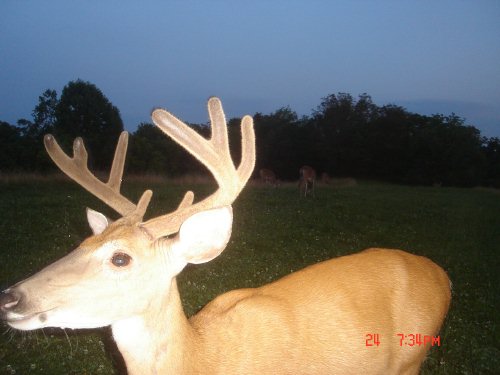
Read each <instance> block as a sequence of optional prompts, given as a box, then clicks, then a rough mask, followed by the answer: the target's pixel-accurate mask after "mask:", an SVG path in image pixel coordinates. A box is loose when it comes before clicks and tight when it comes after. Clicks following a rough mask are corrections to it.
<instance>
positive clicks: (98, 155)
mask: <svg viewBox="0 0 500 375" xmlns="http://www.w3.org/2000/svg"><path fill="white" fill-rule="evenodd" d="M55 118H56V120H55V123H54V135H55V136H56V138H57V139H58V140H60V142H61V144H62V145H63V146H65V147H66V149H67V150H69V149H71V144H72V143H73V139H75V138H76V137H82V138H83V140H84V142H85V146H86V147H87V150H88V152H89V163H90V164H91V165H92V166H93V167H94V168H96V169H108V168H109V166H110V163H111V160H112V159H113V154H114V143H115V142H116V139H117V138H118V136H119V135H120V132H122V131H123V122H122V120H121V117H120V112H119V110H118V108H116V107H115V106H114V105H112V104H111V102H110V101H109V100H108V99H107V98H106V97H105V96H104V94H103V93H102V92H101V90H99V89H98V88H97V87H96V86H95V85H94V84H92V83H90V82H84V81H82V80H76V81H71V82H69V83H68V84H67V85H66V86H65V87H64V88H63V91H62V94H61V98H60V100H59V102H58V103H57V107H56V110H55Z"/></svg>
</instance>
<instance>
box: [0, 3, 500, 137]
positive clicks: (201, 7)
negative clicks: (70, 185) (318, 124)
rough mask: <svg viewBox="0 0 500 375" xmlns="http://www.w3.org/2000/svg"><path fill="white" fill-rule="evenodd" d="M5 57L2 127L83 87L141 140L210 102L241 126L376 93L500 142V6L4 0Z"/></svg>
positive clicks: (196, 118) (0, 11) (381, 100)
mask: <svg viewBox="0 0 500 375" xmlns="http://www.w3.org/2000/svg"><path fill="white" fill-rule="evenodd" d="M0 58H1V69H0V88H1V90H0V120H3V121H7V122H10V123H13V124H14V123H15V122H16V121H17V119H19V118H28V119H30V118H31V111H32V110H33V108H34V107H35V105H36V104H37V102H38V96H39V95H41V94H42V92H43V91H44V90H45V89H48V88H51V89H55V90H57V92H58V94H60V93H61V91H62V88H63V87H64V85H66V84H67V83H68V82H69V81H71V80H75V79H78V78H80V79H83V80H85V81H90V82H92V83H94V84H95V85H96V86H97V87H99V88H100V89H101V90H102V91H103V93H104V94H105V95H106V96H107V97H108V98H109V100H110V101H111V102H112V103H113V104H114V105H115V106H117V107H118V108H119V109H120V112H121V115H122V119H123V121H124V123H125V127H126V128H127V129H128V130H132V131H133V130H135V128H136V127H137V125H138V124H139V123H140V122H141V121H150V118H149V114H150V111H151V109H152V108H155V107H165V108H167V109H168V110H170V111H172V112H173V113H175V114H176V115H177V116H178V117H180V118H182V119H183V120H185V121H188V122H195V123H204V122H206V121H207V117H208V116H207V113H206V100H207V98H208V97H210V96H212V95H216V96H219V97H221V99H222V100H223V104H224V107H225V110H226V114H227V116H228V117H237V116H242V115H244V114H247V113H248V114H253V113H255V112H257V111H258V112H262V113H269V112H272V111H275V110H277V109H279V108H280V107H283V106H287V105H289V106H290V107H291V108H292V109H293V110H295V111H297V112H298V113H299V115H310V114H311V112H312V110H314V109H315V108H316V107H317V106H318V105H319V104H320V102H321V98H323V97H325V96H327V95H329V94H332V93H337V92H348V93H350V94H352V95H353V96H354V97H357V95H358V94H361V93H364V92H366V93H368V94H370V95H371V96H372V99H373V101H374V102H375V103H376V104H377V105H384V104H389V103H392V104H397V105H401V106H403V107H405V108H407V109H408V110H409V111H415V112H418V113H422V114H432V113H443V114H445V115H448V114H450V113H451V112H455V113H456V114H457V115H459V116H461V117H465V118H466V121H467V123H468V124H471V125H474V126H476V127H478V128H479V129H480V130H481V133H482V134H483V135H485V136H488V137H491V136H497V137H500V1H497V0H491V1H486V0H479V1H461V0H453V1H446V0H442V1H433V2H431V1H405V0H399V1H395V0H394V1H389V0H386V1H362V0H359V1H351V0H349V1H347V0H346V1H327V0H325V1H315V0H309V1H307V0H303V1H294V0H287V1H280V0H277V1H260V0H253V1H251V2H249V1H238V0H233V1H230V0H227V1H222V0H211V1H189V0H185V1H142V2H139V1H126V0H121V1H116V0H108V1H97V0H89V1H67V0H65V1H62V0H51V1H46V2H42V1H34V0H32V1H29V0H27V1H19V0H17V1H16V0H3V1H1V2H0Z"/></svg>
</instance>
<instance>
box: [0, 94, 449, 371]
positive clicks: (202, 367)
mask: <svg viewBox="0 0 500 375" xmlns="http://www.w3.org/2000/svg"><path fill="white" fill-rule="evenodd" d="M208 111H209V114H210V119H211V124H212V136H211V139H210V140H206V139H204V138H203V137H201V136H200V135H198V134H197V133H196V132H195V131H194V130H192V129H191V128H189V127H188V126H186V125H185V124H184V123H182V122H181V121H180V120H178V119H177V118H176V117H174V116H173V115H172V114H170V113H169V112H167V111H164V110H155V111H154V112H153V115H152V117H153V121H154V123H155V124H156V125H157V126H158V127H159V128H160V129H161V130H162V131H163V132H165V133H166V134H167V135H169V136H170V137H172V138H173V139H174V140H176V141H177V142H178V143H179V144H181V145H182V146H183V147H184V148H185V149H186V150H188V151H189V152H190V153H191V154H193V155H194V156H196V157H197V158H198V159H199V160H200V161H201V162H202V163H203V164H204V165H205V166H206V167H207V168H208V169H209V170H210V171H211V172H212V174H213V176H214V178H215V180H216V181H217V183H218V185H219V187H218V189H217V190H216V191H215V192H214V193H213V194H212V195H210V196H209V197H207V198H205V199H204V200H202V201H200V202H198V203H195V204H193V193H192V192H187V193H186V194H185V196H184V199H182V201H181V203H180V204H179V206H178V208H177V209H176V210H175V211H174V212H172V213H169V214H165V215H162V216H159V217H156V218H152V219H149V220H147V221H143V216H144V213H145V211H146V208H147V206H148V203H149V201H150V198H151V195H152V193H151V191H150V190H146V191H145V192H144V194H143V195H142V197H141V198H140V199H139V201H138V203H137V204H134V203H132V202H130V201H129V200H128V199H127V198H125V197H124V196H123V195H121V193H120V184H121V180H122V173H123V165H124V161H125V153H126V148H127V133H125V132H124V133H122V135H121V136H120V138H119V141H118V145H117V148H116V152H115V157H114V160H113V163H112V166H111V172H110V177H109V180H108V182H106V183H104V182H101V181H100V180H98V179H97V178H95V177H94V175H93V174H92V173H91V172H90V171H89V170H88V169H87V152H86V151H85V148H84V145H83V142H82V140H81V139H80V138H77V139H76V140H75V142H74V145H73V154H74V156H73V157H72V158H71V157H68V156H67V155H66V154H65V153H64V152H63V151H62V150H61V148H60V147H59V146H58V144H57V143H56V140H55V139H54V137H53V136H51V135H47V136H45V139H44V141H45V147H46V149H47V151H48V153H49V155H50V156H51V158H52V159H53V160H54V162H55V163H56V164H57V165H58V166H59V168H61V169H62V170H63V171H64V172H65V173H66V174H67V175H69V176H70V177H71V178H72V179H74V180H75V181H76V182H78V183H79V184H80V185H82V186H83V187H84V188H85V189H87V190H89V191H90V192H91V193H92V194H94V195H95V196H97V197H99V198H100V199H102V200H103V201H104V202H105V203H107V204H108V205H109V206H111V207H112V208H113V209H114V210H116V211H117V212H118V213H120V214H121V215H122V218H120V219H119V220H117V221H115V222H111V221H109V220H108V219H107V218H106V217H105V216H104V215H102V214H101V213H98V212H96V211H93V210H90V209H87V218H88V221H89V224H90V227H91V229H92V232H93V236H90V237H89V238H87V239H86V240H85V241H83V242H82V243H81V244H80V246H78V247H77V248H76V249H75V250H74V251H73V252H71V253H70V254H69V255H67V256H65V257H64V258H62V259H60V260H59V261H57V262H55V263H53V264H51V265H49V266H48V267H46V268H45V269H43V270H41V271H40V272H38V273H37V274H35V275H34V276H31V277H30V278H28V279H26V280H24V281H21V282H19V283H17V284H15V285H14V286H12V287H10V288H8V289H6V290H5V291H3V292H2V294H1V295H0V311H1V316H2V318H3V319H4V320H5V321H6V322H7V323H8V324H9V325H10V326H11V327H13V328H17V329H20V330H32V329H38V328H43V327H63V328H64V327H66V328H94V327H103V326H107V325H110V326H111V330H112V333H113V337H114V339H115V341H116V343H117V345H118V348H119V350H120V352H121V353H122V355H123V357H124V359H125V362H126V366H127V369H128V373H129V374H132V375H138V374H141V375H144V374H145V375H152V374H167V375H168V374H180V375H182V374H189V375H196V374H203V375H210V374H277V375H284V374H302V375H304V374H306V375H307V374H310V375H313V374H314V375H326V374H328V375H332V374H417V373H418V371H419V368H420V365H421V362H422V361H423V360H424V358H425V355H426V353H427V351H428V350H429V347H430V345H429V344H427V345H411V346H409V345H402V339H401V337H403V338H405V337H408V340H410V337H411V335H421V336H422V337H424V335H425V336H426V337H427V336H428V337H431V336H433V335H436V334H437V333H438V331H439V328H440V326H441V324H442V323H443V319H444V317H445V315H446V313H447V310H448V305H449V303H450V283H449V280H448V277H447V275H446V273H445V272H444V271H443V270H442V269H441V268H440V267H439V266H437V265H436V264H435V263H433V262H431V261H430V260H429V259H427V258H424V257H421V256H416V255H411V254H409V253H406V252H403V251H399V250H385V249H371V250H366V251H363V252H361V253H359V254H355V255H349V256H344V257H340V258H337V259H332V260H329V261H325V262H322V263H318V264H315V265H313V266H309V267H307V268H305V269H303V270H301V271H298V272H295V273H292V274H290V275H288V276H285V277H284V278H282V279H280V280H278V281H275V282H273V283H271V284H267V285H264V286H262V287H260V288H247V289H240V290H233V291H231V292H228V293H225V294H223V295H221V296H219V297H217V298H216V299H215V300H213V301H212V302H210V303H209V304H208V305H207V306H205V308H203V309H202V310H201V311H200V312H199V313H198V314H196V315H195V316H193V317H192V318H191V319H189V320H188V319H187V318H186V316H185V314H184V312H183V308H182V304H181V299H180V296H179V290H178V288H177V282H176V276H177V275H178V274H179V273H180V272H181V271H182V269H183V268H184V267H185V266H186V265H187V264H188V263H195V264H197V263H204V262H208V261H210V260H212V259H214V258H215V257H217V256H218V255H219V254H220V253H221V252H222V251H223V250H224V248H225V247H226V245H227V244H228V241H229V238H230V235H231V227H232V209H231V203H232V202H233V201H234V200H235V198H236V197H237V196H238V194H239V193H240V191H241V190H242V189H243V187H244V186H245V184H246V182H247V180H248V178H249V177H250V175H251V174H252V170H253V167H254V162H255V138H254V130H253V122H252V118H251V117H249V116H245V117H243V119H242V124H241V127H242V159H241V163H240V164H239V166H238V168H235V167H234V165H233V162H232V160H231V156H230V153H229V147H228V139H227V130H226V121H225V117H224V113H223V111H222V106H221V103H220V101H219V100H218V99H217V98H211V99H210V100H209V102H208ZM400 335H403V336H400ZM405 335H407V336H405ZM409 342H410V341H409ZM374 345H377V346H376V347H372V348H371V347H370V346H374Z"/></svg>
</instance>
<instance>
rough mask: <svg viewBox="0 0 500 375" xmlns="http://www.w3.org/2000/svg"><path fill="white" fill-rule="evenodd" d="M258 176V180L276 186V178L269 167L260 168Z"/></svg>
mask: <svg viewBox="0 0 500 375" xmlns="http://www.w3.org/2000/svg"><path fill="white" fill-rule="evenodd" d="M259 176H260V180H261V181H262V182H263V183H264V184H266V185H271V186H273V187H276V186H277V185H278V179H277V178H276V174H275V173H274V172H273V171H272V170H270V169H266V168H262V169H260V170H259Z"/></svg>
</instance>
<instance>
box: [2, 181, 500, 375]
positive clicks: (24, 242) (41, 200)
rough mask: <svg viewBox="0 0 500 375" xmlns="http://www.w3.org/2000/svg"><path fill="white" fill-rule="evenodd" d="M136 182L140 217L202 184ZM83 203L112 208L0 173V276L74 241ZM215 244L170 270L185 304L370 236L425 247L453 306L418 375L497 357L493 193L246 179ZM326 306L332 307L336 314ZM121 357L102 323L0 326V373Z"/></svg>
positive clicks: (375, 242) (498, 221) (66, 186)
mask: <svg viewBox="0 0 500 375" xmlns="http://www.w3.org/2000/svg"><path fill="white" fill-rule="evenodd" d="M197 182H198V181H195V180H192V181H188V182H187V185H188V186H183V185H181V184H166V183H164V182H162V181H155V180H154V179H152V180H150V181H146V184H144V181H140V182H139V181H134V182H132V183H130V184H127V186H125V194H126V195H127V196H128V197H130V198H131V199H135V200H137V199H138V197H139V196H140V194H141V192H142V190H143V189H144V188H152V189H153V190H154V193H155V195H154V197H153V201H152V204H151V207H150V210H149V213H148V215H149V216H155V215H159V214H161V213H163V212H166V211H168V210H171V209H173V208H174V207H175V206H176V205H177V204H178V201H179V199H180V198H181V197H182V193H183V192H184V190H186V189H188V188H189V189H193V190H194V191H195V193H196V194H197V197H201V196H204V195H206V194H208V193H209V192H210V190H211V189H212V187H211V186H209V185H205V184H197ZM86 206H89V207H92V208H94V209H98V210H101V211H104V212H105V213H106V214H108V215H110V216H112V217H113V216H114V217H116V214H114V213H113V212H112V211H110V209H108V208H107V207H104V206H103V204H102V203H101V202H99V201H97V200H96V199H94V198H93V197H91V196H90V195H89V194H88V193H86V192H85V191H83V189H81V188H79V187H78V186H76V185H75V184H73V183H71V182H66V181H65V180H60V181H56V182H48V181H46V180H44V179H35V180H31V181H24V180H20V181H10V182H0V212H1V215H2V220H1V222H0V233H1V236H0V264H1V273H0V286H1V287H7V286H8V285H10V284H12V283H14V282H17V281H19V280H21V279H23V278H24V277H27V276H28V275H30V274H32V273H34V272H36V271H37V270H39V269H41V268H42V267H43V266H45V265H47V264H49V263H50V262H52V261H54V260H56V259H57V258H59V257H61V256H62V255H64V254H66V253H67V252H68V251H69V250H70V249H72V248H74V247H76V246H77V244H78V243H79V242H80V241H82V240H83V239H84V238H85V237H87V236H88V235H89V234H90V230H89V229H88V227H87V224H86V222H85V214H84V213H85V210H84V208H85V207H86ZM234 215H235V219H234V220H235V221H234V229H233V235H232V238H231V241H230V243H229V245H228V247H227V249H226V250H225V252H224V253H223V254H222V255H221V256H220V257H219V258H217V259H215V260H214V261H212V262H211V263H209V264H205V265H200V266H188V267H187V268H186V269H185V270H184V272H183V273H182V274H181V275H180V277H179V284H180V288H181V295H182V296H183V302H184V305H185V310H186V313H187V314H188V315H191V314H193V313H195V312H196V311H198V310H199V309H200V308H201V307H202V306H203V305H205V304H206V303H207V302H208V301H210V300H211V299H213V298H214V297H215V296H216V295H218V294H220V293H223V292H225V291H227V290H231V289H234V288H240V287H248V286H258V285H261V284H263V283H267V282H270V281H272V280H275V279H276V278H278V277H280V276H283V275H285V274H288V273H290V272H292V271H295V270H297V269H300V268H302V267H304V266H306V265H308V264H311V263H314V262H318V261H321V260H324V259H329V258H332V257H336V256H341V255H344V254H349V253H353V252H356V251H359V250H362V249H364V248H368V247H375V246H376V247H389V248H400V249H405V250H408V251H410V252H413V253H416V254H422V255H425V256H428V257H430V258H431V259H433V260H434V261H435V262H437V263H438V264H440V265H441V266H442V267H443V268H444V269H446V270H447V271H448V273H449V275H450V278H451V280H452V282H453V296H452V306H451V310H450V312H449V315H448V318H447V320H446V322H445V325H444V327H443V329H442V332H441V333H440V336H441V346H440V347H435V348H433V349H432V351H431V353H430V355H429V358H428V359H427V360H426V362H425V364H424V368H423V371H422V373H423V374H495V373H498V369H499V368H500V362H499V358H500V348H499V344H498V342H499V340H498V334H499V332H498V324H499V314H498V311H499V308H500V303H499V295H500V294H499V289H500V288H499V285H500V278H499V270H500V267H499V251H500V194H497V193H496V192H492V191H484V190H474V189H469V190H466V189H454V188H419V187H404V186H393V185H383V184H366V183H360V184H357V185H355V184H353V185H350V184H348V185H346V187H343V188H339V187H336V188H332V187H329V186H320V187H318V188H317V191H316V198H315V199H309V198H308V199H304V198H299V194H298V191H297V190H296V187H295V186H289V185H283V186H281V187H279V188H276V189H273V188H267V187H263V186H258V185H253V186H250V187H248V188H246V189H245V190H244V191H243V193H242V195H241V196H240V197H239V198H238V200H237V202H236V203H235V206H234ZM334 318H335V317H332V319H334ZM120 372H123V368H122V365H121V363H120V357H119V355H118V354H117V352H116V349H115V348H114V344H113V342H112V340H111V339H110V336H109V332H108V330H92V331H72V330H66V331H61V330H57V329H54V330H52V329H45V330H43V331H37V332H30V333H23V332H17V331H13V330H10V329H8V328H7V327H3V334H2V335H1V336H0V374H56V375H57V374H113V373H114V374H118V373H120Z"/></svg>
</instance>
